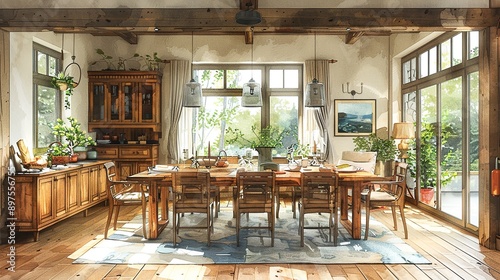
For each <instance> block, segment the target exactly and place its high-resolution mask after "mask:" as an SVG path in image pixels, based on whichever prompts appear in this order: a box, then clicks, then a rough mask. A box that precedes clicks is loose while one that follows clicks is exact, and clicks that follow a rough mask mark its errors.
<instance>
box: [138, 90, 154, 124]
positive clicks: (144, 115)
mask: <svg viewBox="0 0 500 280" xmlns="http://www.w3.org/2000/svg"><path fill="white" fill-rule="evenodd" d="M155 92H156V87H155V84H154V83H141V84H140V85H139V112H140V116H139V117H140V119H139V121H140V122H156V121H157V120H156V116H157V114H158V112H156V107H157V106H156V102H158V100H157V95H156V94H155Z"/></svg>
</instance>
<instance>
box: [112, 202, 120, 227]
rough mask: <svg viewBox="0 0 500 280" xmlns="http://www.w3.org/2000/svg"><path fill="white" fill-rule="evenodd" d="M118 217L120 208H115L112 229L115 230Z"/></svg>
mask: <svg viewBox="0 0 500 280" xmlns="http://www.w3.org/2000/svg"><path fill="white" fill-rule="evenodd" d="M118 215H120V206H119V205H117V206H116V213H115V220H114V222H113V228H114V230H116V223H117V222H118Z"/></svg>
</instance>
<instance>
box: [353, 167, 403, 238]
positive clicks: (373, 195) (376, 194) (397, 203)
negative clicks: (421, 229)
mask: <svg viewBox="0 0 500 280" xmlns="http://www.w3.org/2000/svg"><path fill="white" fill-rule="evenodd" d="M407 168H408V164H407V163H404V162H396V165H395V167H394V175H393V179H392V180H390V181H374V182H370V183H369V184H368V188H367V189H366V191H364V192H363V193H362V194H361V195H362V196H361V197H362V199H363V200H364V201H365V206H366V226H365V240H366V239H368V234H369V231H370V211H371V209H372V208H374V207H382V206H386V207H391V211H392V220H393V221H394V230H398V223H397V218H396V207H397V208H399V212H400V213H401V219H402V222H403V228H404V232H405V238H406V239H408V229H407V227H406V219H405V214H404V207H405V190H406V172H407Z"/></svg>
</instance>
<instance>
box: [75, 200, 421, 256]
mask: <svg viewBox="0 0 500 280" xmlns="http://www.w3.org/2000/svg"><path fill="white" fill-rule="evenodd" d="M182 219H183V220H182V223H183V224H185V223H189V224H203V223H204V222H205V221H204V218H203V217H200V215H198V214H193V215H186V216H185V217H184V218H182ZM265 222H266V219H265V216H264V215H261V214H253V215H250V220H249V221H248V223H250V224H253V225H255V224H259V223H261V224H263V223H265ZM243 223H247V220H246V217H244V216H243V217H242V224H243ZM327 223H328V222H327V218H326V215H319V214H308V215H306V226H307V224H312V225H317V224H323V225H324V224H327ZM141 225H142V223H141V217H140V216H138V217H136V218H135V219H133V220H132V221H130V222H129V223H127V224H125V225H124V226H123V227H122V228H120V229H119V230H117V231H115V232H114V233H113V234H112V235H110V236H108V239H102V236H100V237H98V238H96V239H95V240H93V241H92V242H90V243H89V244H87V245H86V246H84V247H83V248H81V249H80V250H78V251H77V252H75V253H73V254H72V255H71V256H69V257H70V258H73V259H75V261H74V263H108V264H214V263H215V264H228V263H230V264H234V263H315V264H320V263H321V264H348V263H356V264H362V263H387V264H401V263H414V264H429V263H430V262H429V261H428V260H427V259H426V258H424V257H423V256H422V255H420V254H419V253H418V252H416V251H415V250H414V249H413V248H412V247H410V246H409V245H408V244H406V243H405V242H404V241H403V240H402V239H401V238H399V237H397V236H396V235H394V233H393V232H392V231H391V230H389V229H388V228H387V227H385V226H384V225H383V224H381V223H379V222H378V221H376V220H374V219H372V220H371V221H370V237H369V238H368V240H367V241H365V240H353V239H351V238H350V235H349V234H348V233H347V231H346V230H345V229H344V228H343V227H342V226H341V225H339V231H340V233H339V244H338V246H333V244H332V243H329V242H328V231H327V230H317V229H314V230H313V229H309V230H308V229H306V230H305V235H306V236H305V246H304V247H300V236H299V235H298V219H294V218H293V217H292V213H291V211H289V210H287V211H284V210H283V209H282V211H281V212H280V218H279V219H276V233H275V241H274V247H270V236H269V234H268V231H267V230H246V229H242V230H241V236H240V239H241V240H240V247H237V246H236V234H235V232H236V231H235V219H233V218H232V212H231V210H230V208H226V209H224V208H223V211H221V212H220V213H219V218H216V219H215V232H214V233H213V235H212V244H211V246H210V247H208V246H207V244H206V231H205V230H194V229H181V230H180V233H179V237H178V238H177V241H178V242H179V241H180V244H179V245H178V246H177V247H176V248H173V246H172V228H171V226H168V227H167V228H166V229H165V230H164V231H163V232H162V234H161V235H160V238H158V239H157V240H144V239H143V238H142V228H141ZM363 227H364V225H363ZM363 234H364V233H363ZM363 236H364V235H363ZM410 238H411V237H410Z"/></svg>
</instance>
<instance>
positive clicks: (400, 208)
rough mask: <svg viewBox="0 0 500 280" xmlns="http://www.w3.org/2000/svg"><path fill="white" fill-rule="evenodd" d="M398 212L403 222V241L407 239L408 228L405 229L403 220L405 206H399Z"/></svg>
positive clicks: (404, 220)
mask: <svg viewBox="0 0 500 280" xmlns="http://www.w3.org/2000/svg"><path fill="white" fill-rule="evenodd" d="M399 211H400V212H401V220H402V221H403V229H404V231H405V239H408V228H407V227H406V218H405V206H404V205H399Z"/></svg>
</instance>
